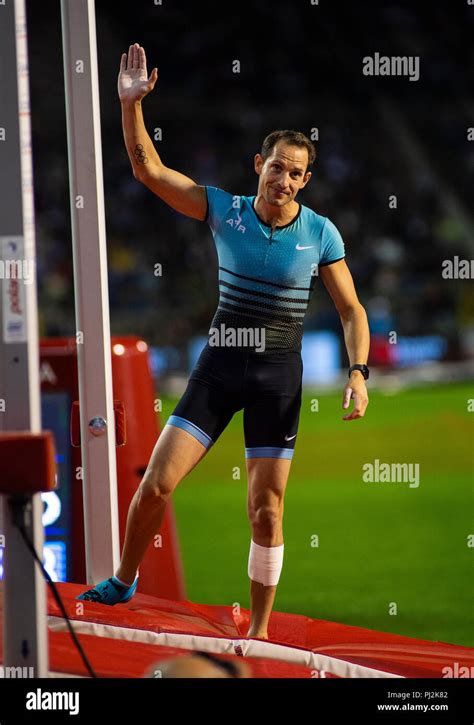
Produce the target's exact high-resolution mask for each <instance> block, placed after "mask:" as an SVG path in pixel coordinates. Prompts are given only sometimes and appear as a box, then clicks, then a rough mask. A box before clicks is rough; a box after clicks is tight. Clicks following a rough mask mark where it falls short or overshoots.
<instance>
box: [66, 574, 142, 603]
mask: <svg viewBox="0 0 474 725" xmlns="http://www.w3.org/2000/svg"><path fill="white" fill-rule="evenodd" d="M137 584H138V577H137V578H136V579H135V581H134V582H133V584H132V585H131V586H126V585H125V584H122V582H121V581H119V580H118V579H117V577H116V576H111V577H110V579H104V581H103V582H100V583H99V584H96V585H95V587H93V588H92V589H88V590H87V592H83V593H82V594H79V596H78V597H76V599H83V600H85V601H88V602H97V603H98V604H109V605H111V606H113V605H114V604H125V602H129V601H130V599H131V598H132V597H133V595H134V594H135V591H136V589H137Z"/></svg>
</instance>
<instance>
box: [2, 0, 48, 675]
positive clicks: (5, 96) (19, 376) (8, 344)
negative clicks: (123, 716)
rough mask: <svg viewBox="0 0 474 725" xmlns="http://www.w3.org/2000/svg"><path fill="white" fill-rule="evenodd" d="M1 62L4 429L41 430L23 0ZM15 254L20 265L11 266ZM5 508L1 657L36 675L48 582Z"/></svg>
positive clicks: (6, 28)
mask: <svg viewBox="0 0 474 725" xmlns="http://www.w3.org/2000/svg"><path fill="white" fill-rule="evenodd" d="M0 68H1V69H2V70H1V72H0V139H1V140H0V186H1V190H2V191H1V194H0V262H1V271H2V275H1V277H0V401H1V402H2V408H1V409H0V410H1V412H0V430H1V431H9V430H10V431H13V430H23V431H24V430H30V431H32V432H34V433H36V432H39V431H40V430H41V406H40V383H39V347H38V310H37V296H36V250H35V225H34V198H33V171H32V159H31V119H30V99H29V86H28V48H27V36H26V17H25V0H15V2H14V4H13V3H5V4H3V3H2V4H1V5H0ZM15 262H17V263H19V264H20V267H18V266H17V265H15V267H16V271H15V272H13V273H12V270H13V267H12V264H14V263H15ZM20 269H21V276H19V274H18V272H19V271H20ZM31 463H32V465H34V461H32V462H31ZM0 472H1V465H0ZM0 508H1V510H0V534H1V535H2V536H4V537H5V552H4V602H5V604H4V613H3V631H4V664H5V665H6V666H12V667H31V668H33V675H34V676H35V677H46V676H47V674H48V640H47V623H46V591H45V582H44V579H43V575H42V573H41V571H40V570H39V568H38V566H37V564H36V563H35V561H34V559H33V558H32V556H31V554H30V552H29V551H28V549H27V548H26V546H25V544H24V542H23V539H22V538H21V536H20V534H19V531H18V529H17V528H15V527H14V526H13V524H12V521H11V515H10V514H11V511H10V508H9V506H8V504H7V502H6V501H2V497H1V496H0ZM28 508H30V511H31V516H30V520H29V521H28V523H27V526H26V531H27V534H28V536H29V538H30V540H31V541H32V543H33V545H34V547H35V549H36V551H37V553H38V556H39V557H40V558H42V554H43V540H44V532H43V526H42V520H41V519H42V512H43V505H42V502H41V496H40V494H36V495H34V496H31V497H30V501H29V504H28Z"/></svg>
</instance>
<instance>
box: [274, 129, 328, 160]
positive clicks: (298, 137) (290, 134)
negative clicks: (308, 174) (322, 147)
mask: <svg viewBox="0 0 474 725" xmlns="http://www.w3.org/2000/svg"><path fill="white" fill-rule="evenodd" d="M278 141H285V143H287V144H291V145H293V146H299V147H300V148H305V149H306V150H307V152H308V166H311V164H312V163H313V162H314V160H315V158H316V148H315V146H314V144H313V142H312V141H310V140H309V138H308V137H307V136H305V135H304V133H301V131H291V130H289V129H285V130H284V131H272V132H271V133H269V134H268V136H267V137H266V138H265V139H264V141H263V144H262V150H261V152H260V155H261V156H262V158H263V160H264V161H266V159H267V158H268V157H269V156H270V154H271V152H272V150H273V148H274V146H275V145H276V144H277V143H278Z"/></svg>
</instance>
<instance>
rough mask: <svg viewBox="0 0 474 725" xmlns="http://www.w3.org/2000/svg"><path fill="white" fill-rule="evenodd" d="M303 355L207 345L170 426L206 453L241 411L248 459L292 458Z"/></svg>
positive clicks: (283, 351) (297, 417) (282, 351)
mask: <svg viewBox="0 0 474 725" xmlns="http://www.w3.org/2000/svg"><path fill="white" fill-rule="evenodd" d="M302 375H303V362H302V359H301V353H300V352H295V351H286V350H275V351H271V352H264V353H261V352H256V351H250V350H245V349H237V348H230V347H227V348H225V347H211V346H209V344H206V346H205V347H204V349H203V351H202V352H201V354H200V356H199V359H198V361H197V363H196V366H195V367H194V370H193V371H192V373H191V376H190V378H189V382H188V385H187V388H186V390H185V392H184V393H183V396H182V398H181V400H180V401H179V403H178V404H177V406H176V407H175V409H174V410H173V413H172V415H171V416H170V417H169V418H168V420H167V424H168V425H175V426H177V427H178V428H183V429H184V430H186V431H188V433H191V435H193V436H194V437H195V438H197V440H198V441H200V442H201V443H202V444H203V445H204V446H206V448H210V446H212V445H213V443H215V442H216V441H217V439H218V438H219V436H220V434H221V433H222V431H223V430H224V428H225V427H226V426H227V424H228V423H229V421H230V420H231V418H232V416H233V415H234V413H236V412H237V411H239V410H242V409H243V411H244V436H245V456H246V458H257V457H264V458H292V457H293V451H294V447H295V441H296V434H297V432H298V422H299V416H300V409H301V381H302Z"/></svg>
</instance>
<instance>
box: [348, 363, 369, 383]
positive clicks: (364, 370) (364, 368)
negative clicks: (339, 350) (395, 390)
mask: <svg viewBox="0 0 474 725" xmlns="http://www.w3.org/2000/svg"><path fill="white" fill-rule="evenodd" d="M353 370H360V372H361V373H362V375H363V376H364V380H368V378H369V372H370V371H369V368H368V367H367V365H351V366H350V368H349V377H351V375H352V371H353Z"/></svg>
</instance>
